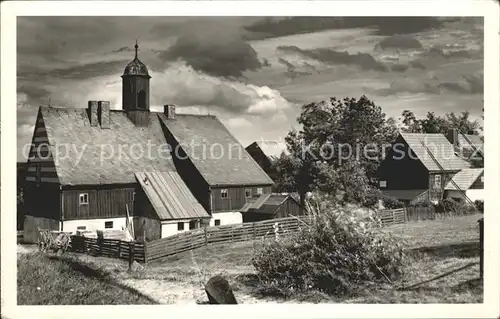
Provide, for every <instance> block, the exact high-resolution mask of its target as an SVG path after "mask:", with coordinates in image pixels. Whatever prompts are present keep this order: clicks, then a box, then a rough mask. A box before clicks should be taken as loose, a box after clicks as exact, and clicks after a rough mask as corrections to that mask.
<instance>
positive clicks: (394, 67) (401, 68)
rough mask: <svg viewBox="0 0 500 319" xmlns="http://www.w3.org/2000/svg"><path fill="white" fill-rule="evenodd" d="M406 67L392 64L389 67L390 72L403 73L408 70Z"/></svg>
mask: <svg viewBox="0 0 500 319" xmlns="http://www.w3.org/2000/svg"><path fill="white" fill-rule="evenodd" d="M408 68H409V67H408V65H404V64H394V65H392V66H391V71H394V72H404V71H406V70H408Z"/></svg>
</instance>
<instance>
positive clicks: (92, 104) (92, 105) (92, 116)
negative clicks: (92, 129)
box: [87, 101, 99, 126]
mask: <svg viewBox="0 0 500 319" xmlns="http://www.w3.org/2000/svg"><path fill="white" fill-rule="evenodd" d="M87 112H88V115H89V121H90V126H98V125H99V122H98V120H97V101H89V103H88V108H87Z"/></svg>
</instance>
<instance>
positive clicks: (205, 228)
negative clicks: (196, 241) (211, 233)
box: [203, 226, 208, 246]
mask: <svg viewBox="0 0 500 319" xmlns="http://www.w3.org/2000/svg"><path fill="white" fill-rule="evenodd" d="M203 232H204V233H205V246H206V245H208V234H207V226H205V227H203Z"/></svg>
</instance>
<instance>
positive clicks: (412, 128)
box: [401, 110, 481, 134]
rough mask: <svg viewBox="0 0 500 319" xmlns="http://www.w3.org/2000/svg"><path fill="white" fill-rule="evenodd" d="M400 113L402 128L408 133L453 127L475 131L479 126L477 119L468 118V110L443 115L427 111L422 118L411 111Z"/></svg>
mask: <svg viewBox="0 0 500 319" xmlns="http://www.w3.org/2000/svg"><path fill="white" fill-rule="evenodd" d="M401 115H402V119H401V120H402V123H403V127H402V130H403V131H405V132H409V133H443V134H446V133H447V132H448V130H449V129H451V128H455V129H457V130H458V131H459V132H461V133H465V134H466V133H468V132H471V131H472V132H474V133H477V132H478V130H479V129H481V126H480V124H479V122H478V121H477V120H472V119H471V118H470V112H468V111H465V112H462V113H460V114H459V115H456V114H455V113H454V112H451V113H447V114H445V116H444V117H441V116H438V115H436V114H434V112H428V113H427V115H426V116H425V117H424V118H421V119H418V118H416V116H415V114H413V112H412V111H409V110H405V111H403V113H402V114H401Z"/></svg>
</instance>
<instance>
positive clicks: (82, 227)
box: [76, 226, 87, 230]
mask: <svg viewBox="0 0 500 319" xmlns="http://www.w3.org/2000/svg"><path fill="white" fill-rule="evenodd" d="M86 229H87V226H77V227H76V230H86Z"/></svg>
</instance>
